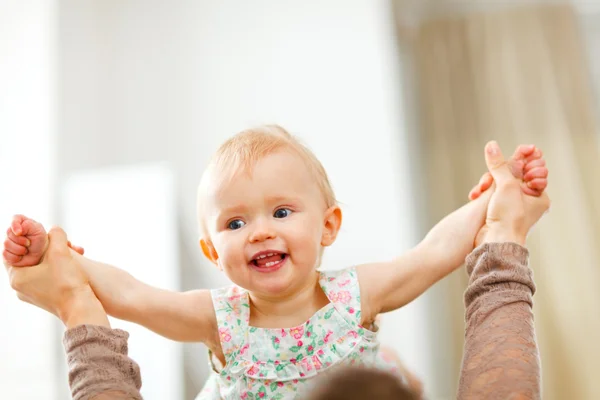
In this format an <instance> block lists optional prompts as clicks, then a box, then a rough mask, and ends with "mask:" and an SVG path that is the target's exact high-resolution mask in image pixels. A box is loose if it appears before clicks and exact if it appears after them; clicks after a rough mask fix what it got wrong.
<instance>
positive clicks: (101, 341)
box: [63, 325, 142, 400]
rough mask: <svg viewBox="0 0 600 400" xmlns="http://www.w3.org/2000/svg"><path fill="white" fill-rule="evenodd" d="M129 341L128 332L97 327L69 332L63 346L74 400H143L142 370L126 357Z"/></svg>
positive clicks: (82, 327) (79, 327)
mask: <svg viewBox="0 0 600 400" xmlns="http://www.w3.org/2000/svg"><path fill="white" fill-rule="evenodd" d="M128 338H129V334H128V333H127V332H125V331H122V330H119V329H110V328H107V327H103V326H96V325H80V326H77V327H75V328H72V329H69V330H67V331H66V333H65V336H64V339H63V343H64V345H65V350H66V352H67V362H68V365H69V385H70V386H71V395H72V397H73V399H75V400H91V399H94V400H109V399H110V400H122V399H136V400H141V399H142V396H141V394H140V392H139V389H140V387H141V386H142V380H141V377H140V369H139V366H138V365H137V363H136V362H135V361H133V360H132V359H131V358H129V357H128V356H127V350H128V348H127V339H128Z"/></svg>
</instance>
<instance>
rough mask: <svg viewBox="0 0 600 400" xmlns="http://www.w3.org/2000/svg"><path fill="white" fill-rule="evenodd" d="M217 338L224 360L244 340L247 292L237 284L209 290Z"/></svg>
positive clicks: (237, 349) (231, 355) (237, 348)
mask: <svg viewBox="0 0 600 400" xmlns="http://www.w3.org/2000/svg"><path fill="white" fill-rule="evenodd" d="M211 296H212V300H213V307H214V309H215V314H216V316H217V327H218V330H219V340H220V342H221V348H222V350H223V355H224V356H225V360H226V361H228V360H229V359H230V357H235V356H236V355H237V353H239V351H240V348H241V346H242V345H243V343H244V342H245V338H246V335H247V331H248V324H249V321H250V304H249V301H248V292H247V291H246V290H244V289H242V288H240V287H239V286H235V285H233V286H229V287H225V288H220V289H213V290H211Z"/></svg>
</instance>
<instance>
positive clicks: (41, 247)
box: [2, 215, 84, 267]
mask: <svg viewBox="0 0 600 400" xmlns="http://www.w3.org/2000/svg"><path fill="white" fill-rule="evenodd" d="M68 245H69V247H71V248H72V249H73V250H75V251H76V252H78V253H79V254H83V252H84V251H83V248H81V247H77V246H72V245H71V242H68ZM47 246H48V235H47V233H46V230H45V229H44V227H43V226H42V224H40V223H39V222H36V221H34V220H32V219H31V218H27V217H25V216H23V215H15V216H14V217H13V220H12V223H11V224H10V227H9V228H8V229H7V231H6V240H5V241H4V251H3V252H2V256H3V258H4V262H5V263H7V264H9V265H12V266H15V267H30V266H33V265H38V264H39V263H40V261H41V260H42V257H43V256H44V253H45V252H46V247H47Z"/></svg>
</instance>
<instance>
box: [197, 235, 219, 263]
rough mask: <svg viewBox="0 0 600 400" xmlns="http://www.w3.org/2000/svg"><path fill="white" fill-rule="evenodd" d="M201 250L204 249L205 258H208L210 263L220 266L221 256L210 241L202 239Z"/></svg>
mask: <svg viewBox="0 0 600 400" xmlns="http://www.w3.org/2000/svg"><path fill="white" fill-rule="evenodd" d="M200 248H202V253H204V256H205V257H206V258H208V260H209V261H210V262H212V263H213V264H215V265H218V260H219V255H218V254H217V251H216V250H215V248H214V247H213V244H212V242H211V241H210V240H206V239H204V238H202V239H200Z"/></svg>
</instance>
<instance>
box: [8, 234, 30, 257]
mask: <svg viewBox="0 0 600 400" xmlns="http://www.w3.org/2000/svg"><path fill="white" fill-rule="evenodd" d="M4 250H6V251H8V252H9V253H12V254H14V255H16V256H24V255H25V254H27V247H25V246H21V245H18V244H16V243H15V242H13V241H12V240H10V239H8V238H6V240H5V241H4Z"/></svg>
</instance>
